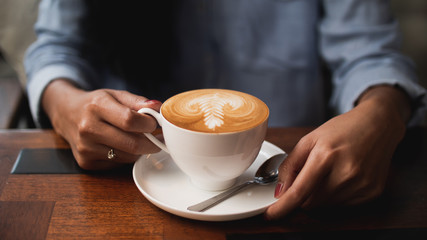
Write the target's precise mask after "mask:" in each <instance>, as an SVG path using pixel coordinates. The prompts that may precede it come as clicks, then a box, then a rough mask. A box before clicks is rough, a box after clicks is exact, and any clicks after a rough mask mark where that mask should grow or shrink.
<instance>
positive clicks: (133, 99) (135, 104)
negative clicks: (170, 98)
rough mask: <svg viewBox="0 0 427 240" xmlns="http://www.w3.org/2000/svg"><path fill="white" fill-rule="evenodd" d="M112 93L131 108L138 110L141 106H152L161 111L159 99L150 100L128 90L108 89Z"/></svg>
mask: <svg viewBox="0 0 427 240" xmlns="http://www.w3.org/2000/svg"><path fill="white" fill-rule="evenodd" d="M106 91H107V92H108V93H110V94H111V96H113V97H114V98H115V99H116V100H117V101H118V102H120V103H121V104H123V105H125V106H127V107H129V108H131V109H132V110H134V111H138V110H139V109H141V108H144V107H145V108H152V109H154V110H156V111H158V112H159V111H160V106H161V105H162V103H161V102H160V101H158V100H149V99H147V98H146V97H142V96H138V95H135V94H132V93H130V92H127V91H117V90H111V89H107V90H106Z"/></svg>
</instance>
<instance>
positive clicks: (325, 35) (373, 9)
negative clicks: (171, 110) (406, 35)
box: [319, 0, 427, 125]
mask: <svg viewBox="0 0 427 240" xmlns="http://www.w3.org/2000/svg"><path fill="white" fill-rule="evenodd" d="M323 10H324V18H323V19H322V21H321V23H320V25H319V33H320V49H321V55H322V57H323V58H324V60H325V61H326V62H327V64H328V66H329V67H330V69H331V71H332V78H333V89H332V96H331V101H330V105H331V107H332V108H333V109H334V110H335V111H336V113H337V114H340V113H344V112H347V111H349V110H351V109H352V108H353V107H354V105H355V102H356V101H357V99H358V98H359V96H360V95H361V94H362V93H363V92H364V91H366V90H367V89H368V88H370V87H372V86H375V85H380V84H389V85H394V86H398V87H399V88H401V89H403V90H404V91H405V92H406V93H407V94H408V95H409V96H410V98H411V100H412V104H413V115H412V118H411V120H410V123H409V125H418V124H420V123H423V122H425V116H426V111H427V96H426V90H425V89H424V88H423V87H422V86H420V85H419V84H418V83H417V77H416V74H415V70H414V66H413V63H412V62H411V60H410V59H408V58H407V57H405V56H403V55H402V54H401V53H400V52H399V44H400V36H399V29H398V23H397V22H396V20H395V19H394V18H393V17H392V15H391V11H390V6H389V2H388V1H383V0H346V1H342V0H324V1H323Z"/></svg>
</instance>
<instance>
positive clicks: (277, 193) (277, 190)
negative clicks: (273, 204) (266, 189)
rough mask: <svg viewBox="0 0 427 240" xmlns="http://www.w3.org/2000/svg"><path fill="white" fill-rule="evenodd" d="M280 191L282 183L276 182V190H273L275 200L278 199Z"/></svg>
mask: <svg viewBox="0 0 427 240" xmlns="http://www.w3.org/2000/svg"><path fill="white" fill-rule="evenodd" d="M282 190H283V183H281V182H278V183H277V185H276V189H275V190H274V197H275V198H279V196H280V193H281V192H282Z"/></svg>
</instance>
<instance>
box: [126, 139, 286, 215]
mask: <svg viewBox="0 0 427 240" xmlns="http://www.w3.org/2000/svg"><path fill="white" fill-rule="evenodd" d="M278 153H284V151H283V150H282V149H280V148H279V147H277V146H275V145H273V144H272V143H269V142H267V141H264V143H263V145H262V147H261V151H260V153H259V154H258V156H257V158H256V160H255V162H254V163H253V164H252V166H251V167H249V169H248V170H246V172H245V173H243V174H242V176H240V177H239V178H238V180H237V183H236V184H239V183H242V182H245V181H248V180H251V179H252V178H253V177H254V175H255V172H256V170H257V169H258V167H259V166H260V165H261V164H262V163H263V162H264V161H265V160H266V159H267V158H269V157H270V156H272V155H275V154H278ZM133 179H134V181H135V184H136V186H137V187H138V189H139V190H140V191H141V193H142V194H143V195H144V196H145V197H146V198H147V199H148V200H149V201H150V202H151V203H153V204H154V205H156V206H157V207H159V208H161V209H163V210H165V211H167V212H170V213H173V214H175V215H178V216H181V217H185V218H190V219H196V220H204V221H229V220H236V219H242V218H248V217H252V216H255V215H258V214H260V213H263V212H264V210H265V209H266V208H267V207H268V206H269V205H271V204H272V203H274V202H275V201H276V199H275V198H274V196H273V195H274V189H275V187H276V184H270V185H267V186H256V185H253V186H250V187H248V188H247V189H245V190H243V191H242V192H240V193H238V194H236V195H234V196H233V197H231V198H229V199H227V200H225V201H224V202H222V203H220V204H218V205H216V206H214V207H212V208H210V209H208V210H207V211H205V212H193V211H189V210H187V207H189V206H190V205H193V204H196V203H199V202H201V201H203V200H205V199H207V198H210V197H212V196H214V195H216V194H218V193H219V192H211V191H204V190H201V189H198V188H196V187H195V186H194V185H193V184H192V183H191V182H190V180H189V178H188V177H187V176H186V175H184V173H182V172H181V170H179V169H178V167H177V166H176V165H175V163H174V162H173V160H172V159H171V158H170V156H169V154H167V153H166V152H164V151H161V152H159V153H156V154H149V155H143V156H142V157H141V158H140V159H139V160H138V161H137V162H136V163H135V165H134V167H133Z"/></svg>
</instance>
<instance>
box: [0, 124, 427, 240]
mask: <svg viewBox="0 0 427 240" xmlns="http://www.w3.org/2000/svg"><path fill="white" fill-rule="evenodd" d="M310 130H311V128H276V129H269V131H268V137H267V140H268V141H270V142H272V143H274V144H276V145H277V146H279V147H280V148H282V149H284V150H285V151H287V152H290V151H291V150H292V148H293V147H294V146H295V144H296V142H297V141H298V140H299V139H300V138H301V137H302V136H303V135H305V134H306V133H307V132H309V131H310ZM426 136H427V131H426V129H423V128H421V129H420V128H418V129H410V130H409V131H408V132H407V136H406V137H405V139H404V141H403V142H402V144H401V145H400V146H399V149H398V151H397V152H396V154H395V156H394V159H393V163H392V166H391V171H390V178H389V181H388V184H387V187H386V190H385V192H384V194H383V195H382V196H381V197H380V198H379V199H378V200H375V201H373V202H371V203H368V204H365V205H361V206H358V207H354V208H348V209H339V210H328V211H319V212H304V211H302V210H298V211H296V212H295V213H293V214H292V215H290V216H288V217H287V218H285V219H283V220H281V221H277V222H267V221H265V220H264V219H263V218H262V216H255V217H252V218H249V219H243V220H238V221H231V222H203V221H195V220H189V219H185V218H181V217H177V216H175V215H172V214H170V213H168V212H165V211H163V210H160V209H159V208H157V207H155V206H153V205H152V204H151V203H150V202H148V201H147V200H146V199H145V198H144V197H143V195H142V194H141V193H140V192H139V191H138V189H137V187H136V186H135V184H134V182H133V180H132V174H131V166H129V167H128V168H124V169H121V170H120V171H114V172H102V173H92V174H10V171H11V168H12V166H13V164H14V162H15V160H16V158H17V156H18V153H19V151H20V149H22V148H68V147H69V146H68V144H67V143H66V142H65V141H64V140H63V139H62V138H60V137H59V136H58V135H56V134H55V133H54V132H53V131H50V130H15V131H9V130H2V131H0V239H64V238H65V239H82V238H95V239H116V238H126V239H129V238H130V239H132V238H134V239H283V237H286V236H289V237H294V238H293V239H306V238H304V237H308V238H310V237H317V238H318V237H320V238H322V237H327V238H329V239H330V238H332V239H334V237H335V238H342V237H343V236H345V239H358V238H366V236H371V237H373V236H374V237H375V236H378V234H379V235H381V236H384V235H386V236H399V234H400V236H402V234H404V236H407V234H413V236H415V234H417V236H420V235H419V234H421V235H422V236H423V237H424V238H422V239H425V237H426V236H427V231H426V229H427V147H426V146H427V144H426V142H427V141H426ZM423 234H424V235H423ZM368 239H370V238H368ZM386 239H390V238H386ZM391 239H394V238H391ZM396 239H397V238H396ZM408 239H410V238H408Z"/></svg>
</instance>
